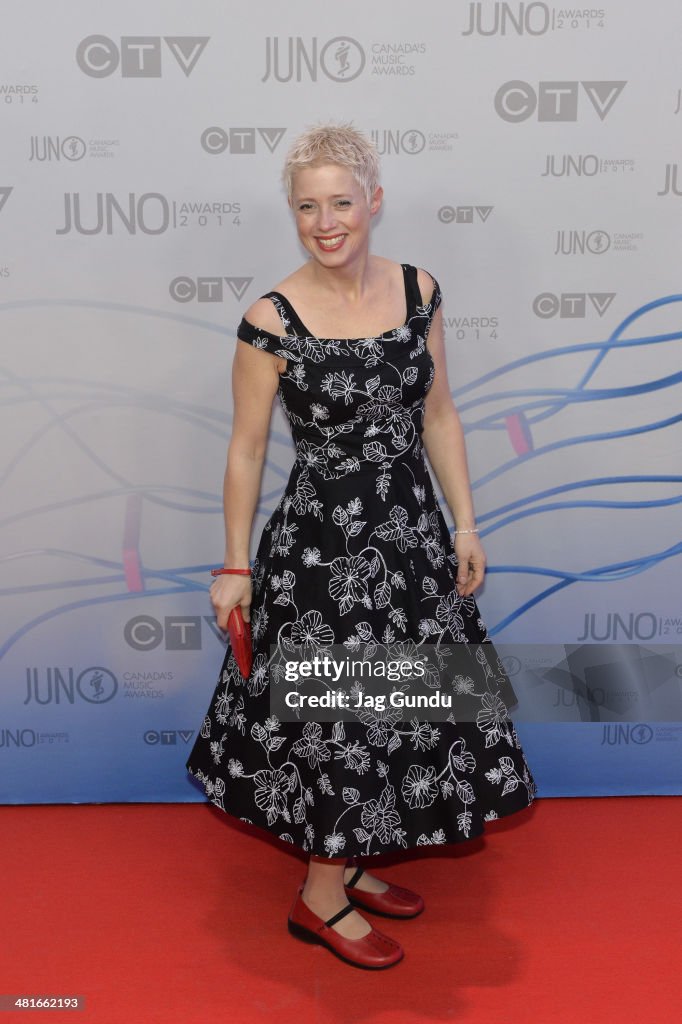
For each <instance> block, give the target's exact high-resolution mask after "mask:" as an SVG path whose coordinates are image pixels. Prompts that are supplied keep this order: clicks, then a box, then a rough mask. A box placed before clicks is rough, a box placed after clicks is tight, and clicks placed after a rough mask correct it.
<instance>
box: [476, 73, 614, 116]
mask: <svg viewBox="0 0 682 1024" xmlns="http://www.w3.org/2000/svg"><path fill="white" fill-rule="evenodd" d="M581 85H582V87H583V91H584V93H585V95H586V96H587V98H588V100H589V101H590V103H591V104H592V107H593V109H594V110H595V111H596V113H597V115H598V117H599V119H600V120H601V121H603V120H604V118H605V117H606V115H607V114H608V113H609V112H610V110H611V108H612V107H613V105H614V103H615V102H616V100H617V99H618V97H619V96H620V94H621V93H622V91H623V89H624V88H625V86H626V85H627V82H540V83H539V85H538V89H537V92H536V91H535V89H534V88H533V86H532V85H530V84H529V83H528V82H521V81H518V80H517V81H511V82H505V83H504V85H501V86H500V88H499V89H498V90H497V92H496V93H495V110H496V111H497V113H498V114H499V116H500V117H501V118H502V120H503V121H508V122H509V123H510V124H516V123H518V122H520V121H527V120H528V119H529V118H530V117H532V116H533V114H534V113H535V112H536V110H537V120H538V121H577V120H578V98H579V95H580V86H581Z"/></svg>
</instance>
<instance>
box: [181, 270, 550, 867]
mask: <svg viewBox="0 0 682 1024" xmlns="http://www.w3.org/2000/svg"><path fill="white" fill-rule="evenodd" d="M403 274H404V280H405V292H406V298H407V318H406V320H405V323H404V324H403V326H402V327H398V328H397V329H394V330H391V331H387V332H385V333H384V334H382V335H380V336H378V337H374V338H360V339H357V338H350V339H349V338H346V339H328V338H316V337H314V336H313V335H311V333H310V331H308V330H307V329H306V327H305V326H304V325H303V324H302V323H301V321H300V319H299V317H298V316H297V314H296V312H295V310H294V309H293V307H292V306H291V304H290V303H289V302H288V300H287V299H286V298H285V297H284V296H283V295H281V294H279V293H277V292H271V293H270V294H269V295H268V296H267V298H269V299H271V300H272V302H273V303H274V304H275V306H276V307H277V310H278V312H279V314H280V317H281V320H282V324H283V328H284V334H283V335H282V336H277V335H275V334H271V333H269V332H266V331H263V330H259V329H257V328H255V327H254V326H253V325H251V324H249V323H248V322H247V321H246V320H242V322H241V324H240V327H239V331H238V337H239V338H240V339H241V340H242V342H246V343H247V344H250V345H254V346H256V347H258V348H261V349H264V350H266V351H268V352H271V353H274V354H276V355H278V356H280V357H282V358H284V359H286V361H287V368H286V371H285V372H284V373H282V374H281V376H280V385H279V390H278V394H279V399H280V401H281V403H282V407H283V410H284V412H285V414H286V416H287V419H288V421H289V423H290V425H291V430H292V435H293V439H294V441H295V445H296V455H295V462H294V465H293V467H292V470H291V474H290V476H289V480H288V482H287V485H286V488H285V490H284V493H283V495H282V497H281V499H280V501H279V503H278V505H277V507H276V509H275V510H274V512H273V514H272V515H271V517H270V519H269V520H268V522H267V523H266V525H265V527H264V529H263V533H262V535H261V538H260V543H259V546H258V551H257V555H256V558H255V560H254V562H253V565H252V580H253V598H252V605H251V628H252V640H253V667H252V670H251V674H250V677H249V678H248V680H245V679H243V678H242V676H241V675H240V672H239V669H238V667H237V664H236V662H235V659H234V657H233V655H232V651H231V649H230V646H229V643H228V646H227V651H226V655H225V660H224V662H223V665H222V667H221V670H220V674H219V678H218V682H217V686H216V689H215V692H214V694H213V696H212V698H211V702H210V705H209V708H208V711H207V713H206V716H205V718H204V720H203V724H202V726H201V729H200V732H199V734H198V736H197V739H196V742H195V744H194V746H193V748H192V751H191V753H190V755H189V758H188V760H187V764H186V767H187V770H188V771H189V772H190V774H191V775H192V776H194V777H195V778H196V779H197V780H198V781H199V782H200V783H201V784H202V785H203V787H204V789H205V792H206V794H207V796H208V798H209V799H210V800H211V801H212V802H213V803H214V804H215V805H216V806H217V807H220V808H221V809H222V810H224V811H225V812H227V813H229V814H231V815H235V816H236V817H238V818H240V819H241V820H243V821H246V822H249V823H251V824H254V825H257V826H259V827H261V828H263V829H266V830H267V831H268V832H270V833H273V834H274V835H276V836H278V837H279V838H280V839H282V840H284V841H285V842H289V843H293V844H294V845H295V846H298V847H300V848H301V849H303V850H304V851H307V852H309V853H315V854H318V855H322V856H324V855H326V856H329V857H337V856H343V855H348V856H352V855H363V856H364V855H367V854H380V853H386V852H389V851H394V850H398V849H401V848H408V847H414V846H422V845H430V844H441V843H454V842H460V841H463V840H467V839H470V838H473V837H474V836H476V835H479V834H480V833H481V832H482V831H483V830H484V822H485V821H491V820H493V819H496V818H501V817H503V816H505V815H507V814H512V813H514V812H515V811H519V810H521V809H523V808H525V807H527V806H528V805H529V804H530V803H531V802H532V801H533V799H534V798H535V795H536V793H537V788H536V784H535V781H534V779H533V776H532V774H531V771H530V769H529V766H528V764H527V762H526V759H525V757H524V754H523V751H522V748H521V745H520V743H519V739H518V736H517V733H516V730H515V729H514V726H513V723H512V721H511V720H510V718H509V716H508V711H507V708H508V706H511V705H513V704H514V703H516V695H515V693H514V690H513V688H512V685H511V683H510V681H509V679H508V677H507V676H506V674H505V672H504V669H503V666H502V664H501V663H500V660H499V658H498V656H497V654H496V652H495V649H494V646H493V644H492V643H491V641H490V639H489V637H488V634H487V631H486V627H485V624H484V622H483V621H482V619H481V617H480V613H479V610H478V607H477V605H476V601H475V599H474V598H473V596H470V597H466V598H462V597H460V596H459V595H458V594H457V591H456V588H455V579H456V572H457V558H456V555H455V553H454V550H453V547H452V540H451V536H450V533H449V530H448V527H447V525H446V523H445V520H444V518H443V515H442V512H441V510H440V506H439V505H438V501H437V499H436V495H435V492H434V488H433V484H432V481H431V477H430V475H429V471H428V468H427V465H426V462H425V457H424V448H423V445H422V442H421V432H422V428H423V417H424V400H425V397H426V394H427V392H428V390H429V388H430V386H431V383H432V381H433V376H434V364H433V360H432V358H431V355H430V353H429V351H428V348H427V345H426V339H427V337H428V333H429V329H430V326H431V321H432V318H433V315H434V313H435V312H436V310H437V308H438V306H439V304H440V302H441V293H440V289H439V286H438V284H437V282H435V283H434V291H433V295H432V297H431V300H430V302H429V303H427V304H426V305H424V304H423V301H422V298H421V295H420V292H419V288H418V284H417V271H416V269H415V268H414V267H412V266H409V265H403ZM424 644H428V645H432V647H433V646H434V645H435V646H436V647H437V646H438V645H440V644H443V645H448V644H450V645H452V644H458V645H461V644H469V645H472V647H471V648H466V649H464V648H459V649H460V650H463V651H464V650H466V651H467V652H468V651H469V650H470V649H471V650H475V652H476V653H475V657H473V656H472V657H471V671H470V672H467V673H466V674H458V675H456V676H455V678H454V680H452V685H453V686H454V687H455V688H457V689H459V690H460V692H462V693H466V694H467V695H468V698H469V699H470V700H471V701H474V702H475V706H476V708H477V710H476V712H475V714H473V715H468V716H467V720H466V721H457V719H456V717H455V716H454V715H453V714H450V715H448V716H447V718H445V717H443V719H442V720H438V721H433V720H431V721H424V720H420V719H419V718H418V717H417V715H416V714H415V715H414V716H413V717H410V716H409V715H407V714H406V713H405V711H397V710H396V709H394V708H386V709H385V710H374V709H369V710H365V709H361V710H359V711H358V712H357V715H356V716H355V720H353V721H326V722H325V721H293V722H292V721H281V720H280V718H278V717H277V715H273V714H272V713H271V707H270V695H269V686H271V685H273V684H272V682H271V680H272V679H273V678H275V679H276V678H278V676H277V673H276V672H275V673H274V675H273V667H274V666H275V662H276V661H277V658H276V657H274V655H273V652H277V651H282V652H289V656H290V657H291V653H290V652H292V651H296V652H298V654H299V656H312V655H314V654H315V653H317V652H323V651H326V650H328V649H329V648H330V646H332V645H343V649H346V650H348V651H351V652H352V651H357V650H360V649H363V650H365V651H366V650H367V648H368V647H370V648H371V650H372V651H373V652H376V651H377V650H378V651H381V652H385V654H386V657H389V656H391V657H395V656H396V655H401V654H402V655H405V656H407V657H410V656H413V655H414V653H415V651H417V652H418V651H419V649H420V646H421V645H424Z"/></svg>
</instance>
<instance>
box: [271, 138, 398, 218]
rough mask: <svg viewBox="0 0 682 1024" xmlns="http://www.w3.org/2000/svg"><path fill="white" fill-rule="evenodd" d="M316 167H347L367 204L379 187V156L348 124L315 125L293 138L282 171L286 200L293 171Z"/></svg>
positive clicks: (368, 142) (292, 181)
mask: <svg viewBox="0 0 682 1024" xmlns="http://www.w3.org/2000/svg"><path fill="white" fill-rule="evenodd" d="M319 164H338V165H339V166H340V167H347V168H348V170H349V171H351V173H352V174H353V177H354V178H355V180H356V181H357V183H358V185H359V186H360V187H361V189H362V191H363V192H364V193H365V196H366V198H367V202H368V203H370V202H371V200H372V196H373V195H374V192H375V190H376V187H377V185H378V184H379V154H378V152H377V148H376V146H375V145H374V143H373V142H372V141H371V140H370V139H369V138H368V137H367V136H366V135H365V134H364V133H363V132H361V131H359V130H358V129H357V128H354V127H353V125H352V124H351V123H350V122H348V123H345V124H343V123H342V124H334V123H331V122H330V123H328V124H318V125H315V126H314V127H312V128H308V129H307V130H306V131H305V132H303V134H302V135H299V136H298V138H297V139H295V141H294V143H293V145H292V146H291V149H290V150H289V152H288V153H287V158H286V162H285V164H284V170H283V172H282V178H283V180H284V186H285V188H286V190H287V196H288V198H289V200H291V195H292V191H293V184H294V175H295V174H296V171H300V170H302V169H303V168H304V167H314V166H318V165H319Z"/></svg>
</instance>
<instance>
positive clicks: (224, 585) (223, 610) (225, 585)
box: [208, 573, 252, 633]
mask: <svg viewBox="0 0 682 1024" xmlns="http://www.w3.org/2000/svg"><path fill="white" fill-rule="evenodd" d="M251 590H252V587H251V580H250V579H249V578H248V577H247V576H237V575H233V574H232V573H224V574H223V575H222V576H216V578H215V579H214V580H213V583H212V584H211V586H210V587H209V591H208V592H209V596H210V598H211V604H212V605H213V607H214V609H215V613H216V622H217V623H218V628H219V629H222V631H223V633H225V632H227V620H228V618H229V616H230V612H231V611H232V609H233V608H234V606H235V605H237V604H238V605H241V609H242V615H243V617H244V622H250V621H251Z"/></svg>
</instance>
